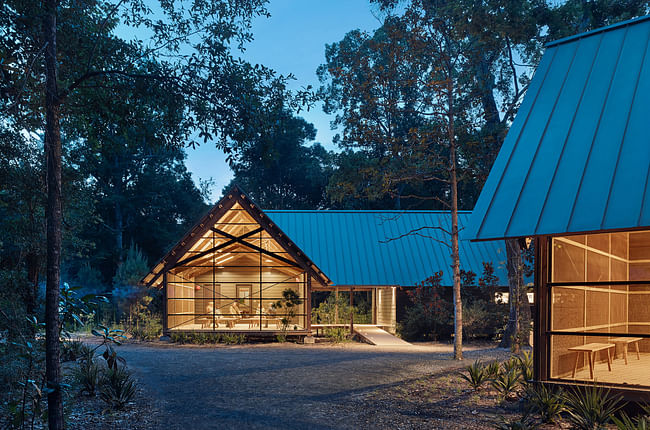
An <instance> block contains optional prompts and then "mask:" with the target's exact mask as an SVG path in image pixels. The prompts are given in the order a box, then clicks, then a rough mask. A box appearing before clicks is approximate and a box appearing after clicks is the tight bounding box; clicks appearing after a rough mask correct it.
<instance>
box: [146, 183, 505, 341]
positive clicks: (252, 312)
mask: <svg viewBox="0 0 650 430" xmlns="http://www.w3.org/2000/svg"><path fill="white" fill-rule="evenodd" d="M469 215H470V213H469V212H463V213H461V214H460V222H461V224H462V223H464V222H466V220H467V219H468V217H469ZM449 222H450V216H449V213H445V212H439V211H328V210H323V211H317V210H316V211H283V210H269V211H263V210H261V209H260V208H259V207H257V205H256V204H255V203H254V202H252V201H251V200H250V198H249V197H247V195H246V194H245V193H244V192H243V191H242V190H240V189H239V188H238V187H234V188H233V189H232V190H231V191H230V192H229V193H227V194H226V195H225V196H224V197H223V198H222V199H221V200H220V201H219V202H218V203H217V204H216V205H215V206H214V207H213V208H212V209H211V210H210V211H209V212H208V214H206V215H205V216H204V217H203V218H202V219H201V220H200V221H199V223H198V224H197V225H196V226H194V228H192V230H191V231H190V232H189V233H188V234H187V235H186V236H185V237H184V238H183V239H181V241H180V242H179V243H178V244H176V245H175V246H174V247H173V248H172V249H171V251H170V252H169V253H168V254H167V255H166V256H165V257H164V258H163V259H162V260H161V261H160V262H159V263H158V264H157V265H156V266H155V267H154V268H153V269H152V271H151V272H150V273H149V274H148V275H147V276H146V277H145V278H144V279H143V280H142V282H143V284H145V285H149V286H156V287H159V288H162V289H163V292H164V316H163V331H164V333H165V334H169V333H171V332H173V331H210V332H220V331H225V332H233V331H235V332H245V333H257V334H271V335H273V334H277V333H279V332H281V331H284V330H286V331H288V332H289V333H290V334H295V335H306V334H309V333H311V331H312V329H313V328H315V324H312V323H314V322H313V321H311V314H312V292H314V291H329V292H332V293H334V294H339V293H340V294H345V295H347V296H348V297H350V298H352V297H354V295H353V294H350V293H351V292H365V293H366V294H367V296H368V297H369V302H370V303H371V306H372V310H371V321H370V322H371V325H374V326H377V327H381V328H383V329H386V330H387V331H390V332H394V331H395V327H396V323H397V321H396V304H397V303H396V301H397V289H398V288H400V287H412V286H415V285H416V284H418V283H420V282H421V281H423V280H424V279H426V278H427V277H429V276H431V275H432V274H433V273H434V272H436V271H440V270H442V271H443V272H445V274H444V276H443V282H445V283H446V284H447V285H451V276H450V270H449V267H450V266H451V261H450V257H449V250H448V249H446V247H445V246H444V245H443V244H442V242H443V241H444V240H445V237H444V233H442V232H440V231H439V230H438V229H435V228H432V227H435V226H442V227H445V228H446V227H448V225H449ZM423 226H424V227H425V228H427V229H431V231H427V232H426V234H422V233H421V234H419V235H418V234H408V233H412V232H413V231H416V232H417V229H419V228H422V227H423ZM401 236H403V237H401ZM432 238H433V239H437V240H432ZM503 248H504V245H503V243H502V242H485V243H476V244H472V243H470V242H469V241H463V242H462V243H461V254H462V259H461V263H462V266H463V268H465V269H466V270H472V271H474V272H475V273H477V274H479V275H480V274H481V271H482V263H483V262H484V261H491V262H493V263H494V266H495V267H496V275H497V276H498V277H499V278H500V279H501V280H503V282H504V283H505V282H506V281H505V280H506V279H507V276H506V274H505V270H504V269H503V266H502V265H501V264H499V262H500V261H502V260H503V259H504V256H505V253H504V251H503ZM288 299H291V300H288ZM288 301H289V302H291V304H293V305H294V306H287V302H288ZM278 302H279V303H278ZM283 320H285V323H287V322H288V323H287V324H286V325H285V324H283ZM337 322H338V321H337ZM341 322H342V323H343V325H345V326H347V327H349V328H350V329H352V327H351V324H353V322H354V321H341Z"/></svg>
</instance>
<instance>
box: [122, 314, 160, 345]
mask: <svg viewBox="0 0 650 430" xmlns="http://www.w3.org/2000/svg"><path fill="white" fill-rule="evenodd" d="M160 321H161V317H160V315H152V316H150V317H148V318H145V319H144V320H141V321H138V322H137V323H136V324H134V325H133V326H132V327H131V328H130V329H129V333H130V334H131V336H133V337H134V338H135V339H139V340H156V339H158V338H159V337H160V335H161V333H162V323H161V322H160Z"/></svg>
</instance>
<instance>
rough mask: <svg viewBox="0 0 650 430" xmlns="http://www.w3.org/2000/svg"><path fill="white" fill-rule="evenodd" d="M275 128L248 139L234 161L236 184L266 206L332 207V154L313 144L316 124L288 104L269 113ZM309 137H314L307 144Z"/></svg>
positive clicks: (317, 144) (282, 207)
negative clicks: (327, 189) (329, 194)
mask: <svg viewBox="0 0 650 430" xmlns="http://www.w3.org/2000/svg"><path fill="white" fill-rule="evenodd" d="M269 114H270V115H271V116H273V117H274V118H275V122H274V123H273V125H272V126H271V127H268V128H266V129H263V130H260V133H259V134H258V135H257V136H256V137H255V138H254V139H252V140H251V141H250V142H247V143H246V144H245V145H243V147H242V148H241V150H240V151H239V153H238V154H237V157H236V158H235V160H234V163H233V164H232V170H233V174H234V178H233V179H232V181H231V183H230V184H229V185H227V186H226V187H225V188H224V193H225V192H227V191H228V190H230V188H231V187H232V186H233V185H234V184H238V185H240V186H241V187H242V188H243V189H245V190H247V192H248V193H249V194H250V197H251V198H252V199H253V200H254V201H255V202H256V203H257V204H258V205H260V206H261V207H264V208H267V209H319V208H324V207H327V206H328V203H329V202H328V199H327V196H326V194H325V187H326V185H327V182H328V180H329V177H330V176H331V170H332V162H333V155H332V154H331V153H330V152H329V151H327V150H326V149H325V148H323V146H321V145H320V144H319V143H313V140H314V139H315V137H316V129H315V128H314V126H313V125H312V124H309V123H308V122H306V121H305V120H304V119H302V118H300V117H297V116H295V115H294V114H293V112H291V111H289V110H287V109H286V108H285V107H282V108H280V109H279V110H278V111H277V112H270V113H269ZM308 142H312V144H311V145H308Z"/></svg>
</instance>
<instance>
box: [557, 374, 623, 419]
mask: <svg viewBox="0 0 650 430" xmlns="http://www.w3.org/2000/svg"><path fill="white" fill-rule="evenodd" d="M565 399H566V411H567V414H568V416H567V419H568V421H569V422H570V423H571V424H572V425H573V427H574V428H577V429H580V430H594V429H601V428H604V427H605V425H606V424H607V423H608V422H609V421H610V419H611V417H612V416H613V415H614V414H616V413H617V412H618V411H619V410H620V409H621V408H623V406H624V405H625V404H624V403H623V400H622V397H621V396H619V395H612V394H610V392H609V390H607V389H604V388H601V387H597V386H595V385H589V386H585V387H574V388H572V389H569V390H567V391H566V393H565Z"/></svg>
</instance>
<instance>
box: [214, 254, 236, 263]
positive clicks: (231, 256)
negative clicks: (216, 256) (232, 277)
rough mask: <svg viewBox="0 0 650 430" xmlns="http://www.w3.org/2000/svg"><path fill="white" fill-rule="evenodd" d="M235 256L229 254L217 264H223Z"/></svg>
mask: <svg viewBox="0 0 650 430" xmlns="http://www.w3.org/2000/svg"><path fill="white" fill-rule="evenodd" d="M233 257H234V255H229V256H228V257H226V258H224V259H223V260H219V261H217V262H216V264H223V263H225V262H226V261H228V260H230V259H232V258H233Z"/></svg>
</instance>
